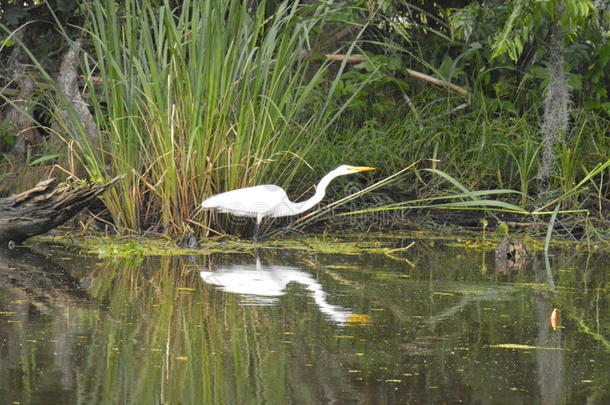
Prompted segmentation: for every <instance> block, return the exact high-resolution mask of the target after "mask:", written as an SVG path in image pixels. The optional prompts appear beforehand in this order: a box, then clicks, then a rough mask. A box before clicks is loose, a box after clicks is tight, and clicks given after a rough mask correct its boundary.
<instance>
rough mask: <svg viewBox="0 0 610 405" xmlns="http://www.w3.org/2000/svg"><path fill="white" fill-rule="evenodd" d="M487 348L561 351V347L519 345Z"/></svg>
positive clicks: (512, 344) (511, 344) (508, 344)
mask: <svg viewBox="0 0 610 405" xmlns="http://www.w3.org/2000/svg"><path fill="white" fill-rule="evenodd" d="M489 347H491V348H498V349H518V350H563V349H562V348H561V347H543V346H530V345H520V344H517V343H500V344H497V345H489Z"/></svg>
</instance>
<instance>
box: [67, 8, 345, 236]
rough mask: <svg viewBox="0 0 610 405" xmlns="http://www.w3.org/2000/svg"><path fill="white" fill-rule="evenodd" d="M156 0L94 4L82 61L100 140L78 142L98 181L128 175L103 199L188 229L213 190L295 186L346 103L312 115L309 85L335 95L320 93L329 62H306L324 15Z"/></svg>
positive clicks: (120, 211)
mask: <svg viewBox="0 0 610 405" xmlns="http://www.w3.org/2000/svg"><path fill="white" fill-rule="evenodd" d="M158 3H159V2H155V1H153V0H146V1H136V0H128V1H125V2H124V3H123V5H122V6H121V7H119V6H118V5H117V3H116V2H114V1H111V0H95V1H93V2H92V5H91V8H90V16H91V19H90V20H91V30H90V36H89V37H90V38H91V40H92V41H93V49H94V50H93V52H92V53H91V54H89V55H88V57H87V59H86V63H85V68H86V77H87V79H88V83H87V90H88V91H89V96H90V101H91V103H92V107H93V111H94V115H95V118H96V120H97V125H98V127H99V129H100V132H101V139H100V145H101V147H100V150H97V151H95V150H92V148H90V147H89V146H88V145H87V144H86V141H83V140H82V137H78V138H77V137H76V136H73V137H72V139H73V140H74V141H75V142H74V149H75V152H76V153H77V155H78V157H79V158H80V160H81V162H82V163H83V165H84V166H85V168H86V169H87V171H88V172H89V174H90V175H91V176H94V177H102V178H105V177H109V176H113V175H117V174H124V175H125V178H124V181H123V182H122V183H121V185H120V186H119V187H118V188H117V189H116V190H115V191H113V192H111V193H109V194H108V195H107V196H106V197H105V199H106V201H105V202H106V204H107V206H108V207H109V209H110V211H111V214H112V216H113V220H114V222H115V224H117V225H118V226H119V227H123V228H127V229H131V230H142V229H143V228H145V227H149V226H160V227H161V229H162V230H164V231H166V232H181V231H184V229H185V228H187V227H188V223H187V222H186V221H187V220H189V219H191V218H192V215H193V213H194V212H196V209H197V207H198V204H199V202H200V201H201V200H202V199H204V198H205V197H207V196H209V195H211V194H214V193H217V192H221V191H226V190H230V189H234V188H238V187H245V186H250V185H253V184H255V183H258V182H260V181H262V180H263V179H268V180H274V181H277V180H278V178H280V176H279V175H280V174H282V176H281V178H280V180H279V181H280V182H283V183H284V184H286V183H288V182H289V181H290V180H291V178H292V177H293V176H294V173H295V172H296V169H297V168H298V166H299V165H300V163H301V160H300V159H298V158H297V159H295V156H297V157H298V156H299V155H302V154H305V153H306V151H307V148H308V147H309V145H312V144H314V143H315V141H316V139H318V137H319V136H320V134H321V133H322V130H323V129H324V127H325V126H326V125H327V124H328V121H329V120H331V119H332V118H333V115H332V114H336V113H337V111H340V110H341V107H339V108H337V106H334V108H333V111H332V114H331V112H330V111H327V109H318V110H317V111H316V112H310V111H308V110H307V106H308V103H309V104H311V103H310V101H311V99H312V98H313V93H314V91H315V92H316V94H315V97H317V98H320V97H321V98H322V101H323V102H324V100H326V102H327V101H328V100H329V99H330V93H331V92H332V91H333V86H328V87H327V90H326V91H327V92H328V93H329V94H322V95H320V94H319V93H320V92H319V90H320V88H319V84H320V83H321V81H322V79H323V78H326V76H327V75H326V73H327V65H325V64H320V63H317V64H315V65H311V64H309V63H307V61H306V60H305V59H304V58H302V57H301V55H302V54H303V50H304V47H305V43H306V41H307V36H308V33H309V32H310V30H311V29H312V27H314V26H315V25H316V24H317V23H318V22H319V21H318V19H317V18H315V17H312V15H313V14H312V12H311V10H309V9H308V8H307V7H305V6H303V5H301V4H299V3H298V2H286V3H281V4H279V5H276V6H275V8H274V9H272V8H271V7H266V6H265V3H264V2H263V3H261V4H260V5H259V6H258V7H257V8H255V9H249V8H248V4H249V2H247V1H242V0H230V1H205V2H199V1H188V0H187V1H185V2H183V3H182V4H181V6H180V7H179V8H175V9H173V8H172V7H171V5H170V2H169V1H167V0H165V1H161V2H160V4H158ZM339 73H340V72H339ZM194 219H195V220H196V221H199V222H205V218H203V217H202V216H199V217H195V218H194Z"/></svg>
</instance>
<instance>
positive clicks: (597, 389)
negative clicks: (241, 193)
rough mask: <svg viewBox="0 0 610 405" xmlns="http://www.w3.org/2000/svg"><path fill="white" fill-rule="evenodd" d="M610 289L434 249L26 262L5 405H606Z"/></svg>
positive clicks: (25, 252)
mask: <svg viewBox="0 0 610 405" xmlns="http://www.w3.org/2000/svg"><path fill="white" fill-rule="evenodd" d="M408 242H409V241H407V240H405V241H401V242H400V243H401V244H402V245H403V246H406V244H407V243H408ZM609 274H610V256H608V255H603V254H599V253H598V254H590V253H583V252H574V251H556V252H553V256H551V257H550V261H549V262H548V263H546V262H545V260H544V258H543V257H542V256H541V255H534V257H532V258H531V259H530V260H529V261H528V262H527V263H526V265H525V266H523V267H521V268H514V269H507V268H499V267H498V266H497V265H496V263H495V260H494V255H493V252H491V253H490V252H482V251H477V250H475V249H464V248H459V247H449V246H447V245H446V244H443V243H441V242H434V243H432V242H429V241H416V243H415V245H414V246H413V247H412V248H411V249H408V250H401V251H397V252H396V254H391V255H384V254H379V253H377V254H360V255H348V254H336V253H333V254H329V253H325V254H322V253H313V252H310V251H309V252H308V251H291V250H270V249H259V251H258V252H256V253H254V252H250V253H244V254H214V255H209V256H198V257H173V258H169V257H156V258H146V259H142V260H137V261H134V260H130V261H121V260H111V259H108V260H98V259H97V258H93V257H90V258H88V257H74V256H69V255H66V256H65V257H64V256H62V254H58V253H57V251H49V250H48V249H47V248H44V247H40V246H39V247H38V248H32V249H28V248H18V249H14V250H12V251H9V252H5V253H4V254H3V255H2V256H1V257H0V404H259V403H260V404H290V403H292V404H329V403H332V404H419V403H421V404H453V403H466V404H532V403H538V404H583V403H588V404H598V403H599V404H607V403H610V313H609V311H608V309H609V301H610V300H609V298H610V292H609V290H608V287H609V285H610V284H609ZM554 308H557V309H558V312H557V313H558V316H557V325H556V328H555V329H553V328H552V327H551V313H552V312H553V309H554Z"/></svg>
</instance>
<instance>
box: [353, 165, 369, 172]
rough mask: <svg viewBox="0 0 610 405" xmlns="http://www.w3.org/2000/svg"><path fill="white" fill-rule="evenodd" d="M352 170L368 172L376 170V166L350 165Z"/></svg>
mask: <svg viewBox="0 0 610 405" xmlns="http://www.w3.org/2000/svg"><path fill="white" fill-rule="evenodd" d="M350 170H353V171H355V172H366V171H367V170H375V168H374V167H366V166H352V167H350Z"/></svg>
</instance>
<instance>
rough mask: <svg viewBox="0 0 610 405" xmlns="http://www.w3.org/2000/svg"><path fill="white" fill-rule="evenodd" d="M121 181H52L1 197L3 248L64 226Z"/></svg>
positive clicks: (0, 233)
mask: <svg viewBox="0 0 610 405" xmlns="http://www.w3.org/2000/svg"><path fill="white" fill-rule="evenodd" d="M120 178H121V176H119V177H115V178H114V179H112V180H110V181H109V182H107V183H93V182H73V183H62V184H60V185H59V186H58V185H57V181H56V179H54V178H53V179H48V180H43V181H41V182H39V183H38V184H36V185H35V186H34V187H33V188H31V189H29V190H26V191H24V192H22V193H19V194H13V195H11V196H9V197H5V198H0V246H7V244H9V243H10V242H11V241H12V242H14V243H20V242H23V241H24V240H26V239H27V238H29V237H31V236H34V235H39V234H41V233H45V232H47V231H49V230H51V229H53V228H55V227H57V226H59V225H61V224H63V223H65V222H66V221H67V220H69V219H70V218H72V217H73V216H74V215H76V214H77V213H78V212H79V211H80V210H82V209H83V208H85V207H87V206H88V205H90V204H91V203H93V202H94V201H95V200H96V198H97V197H98V196H99V195H100V194H102V193H103V192H104V191H106V190H107V189H109V188H110V187H112V186H113V185H114V184H115V183H116V182H117V181H118V180H119V179H120Z"/></svg>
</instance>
